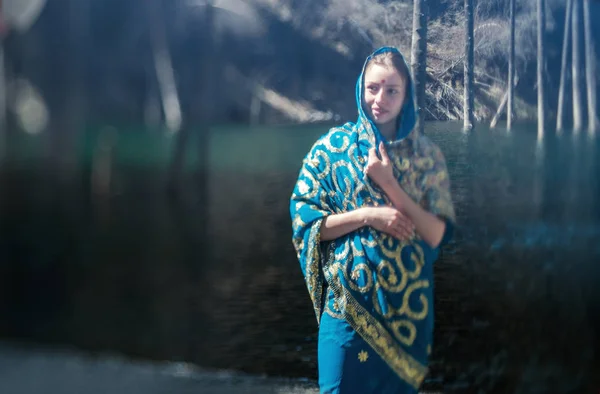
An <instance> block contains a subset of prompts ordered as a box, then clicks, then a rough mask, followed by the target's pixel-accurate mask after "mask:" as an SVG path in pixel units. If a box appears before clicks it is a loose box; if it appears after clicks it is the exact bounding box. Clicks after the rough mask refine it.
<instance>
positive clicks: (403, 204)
mask: <svg viewBox="0 0 600 394" xmlns="http://www.w3.org/2000/svg"><path fill="white" fill-rule="evenodd" d="M383 189H384V192H385V194H386V195H387V196H388V198H389V199H390V201H391V203H392V204H393V205H394V207H395V208H396V209H398V210H400V211H402V212H403V213H404V214H405V215H406V216H408V218H409V219H410V220H411V221H412V223H413V224H414V226H415V230H416V232H417V234H419V235H420V236H421V238H423V240H424V241H425V242H427V244H429V246H431V247H432V248H436V247H438V245H439V244H440V242H441V241H442V238H443V236H444V232H445V231H446V223H445V222H444V221H443V220H441V219H440V218H438V217H437V216H436V215H434V214H432V213H430V212H427V211H426V210H425V209H423V208H422V207H421V206H420V205H419V204H417V203H416V202H414V201H413V200H412V198H410V196H409V195H408V194H406V192H405V191H404V190H402V188H401V187H400V185H399V184H398V182H393V183H390V184H388V185H386V186H385V187H384V188H383Z"/></svg>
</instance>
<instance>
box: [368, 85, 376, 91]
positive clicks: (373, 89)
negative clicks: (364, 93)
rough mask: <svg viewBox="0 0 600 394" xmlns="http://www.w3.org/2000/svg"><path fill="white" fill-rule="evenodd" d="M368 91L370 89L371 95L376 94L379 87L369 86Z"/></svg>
mask: <svg viewBox="0 0 600 394" xmlns="http://www.w3.org/2000/svg"><path fill="white" fill-rule="evenodd" d="M367 89H369V92H371V93H375V92H376V91H377V87H375V86H369V87H368V88H367Z"/></svg>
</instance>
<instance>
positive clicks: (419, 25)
mask: <svg viewBox="0 0 600 394" xmlns="http://www.w3.org/2000/svg"><path fill="white" fill-rule="evenodd" d="M427 19H428V5H427V0H414V5H413V31H412V48H411V57H410V63H411V69H412V74H413V77H414V81H415V95H416V100H417V102H416V105H417V111H418V114H419V116H418V118H417V125H416V129H417V130H418V131H419V132H420V133H423V131H424V128H425V125H424V121H423V108H424V107H425V78H426V66H427Z"/></svg>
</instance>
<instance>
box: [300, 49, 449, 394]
mask: <svg viewBox="0 0 600 394" xmlns="http://www.w3.org/2000/svg"><path fill="white" fill-rule="evenodd" d="M385 51H394V52H397V53H399V52H398V50H397V49H395V48H391V47H384V48H380V49H379V50H377V51H376V52H374V53H373V54H372V55H371V56H375V55H376V54H378V53H381V52H385ZM369 59H370V57H369V58H367V61H366V62H365V66H366V64H367V62H368V60H369ZM365 66H363V72H361V74H360V76H359V78H358V81H357V84H356V100H357V104H358V119H357V121H356V123H346V124H344V125H342V126H340V127H334V128H332V129H331V130H329V131H328V132H327V133H326V134H324V135H323V136H321V137H320V138H319V139H318V140H317V141H316V142H315V144H314V145H313V147H312V148H311V150H310V151H309V153H308V154H307V155H306V157H305V158H304V160H303V163H302V168H301V170H300V173H299V175H298V180H297V182H296V185H295V187H294V191H293V193H292V196H291V201H290V215H291V218H292V229H293V243H294V247H295V250H296V252H297V256H298V260H299V262H300V266H301V269H302V273H303V275H304V278H305V281H306V285H307V289H308V292H309V295H310V297H311V300H312V303H313V307H314V310H315V315H316V318H317V321H318V322H321V319H323V321H324V322H325V323H324V324H321V327H320V333H322V334H323V335H325V333H326V332H329V333H331V332H336V330H335V327H336V324H335V323H334V322H336V321H337V322H338V323H340V322H343V323H344V324H346V325H347V326H348V327H350V328H351V330H346V329H343V330H337V332H339V333H338V334H337V335H338V336H339V338H338V339H339V341H338V343H340V342H341V343H342V344H346V345H349V344H353V343H355V342H356V340H359V341H362V342H361V343H363V344H365V345H367V346H368V348H369V349H368V352H369V354H372V355H373V356H370V357H371V360H382V361H383V362H384V363H385V364H386V365H387V367H388V368H387V369H380V370H381V372H377V369H375V370H371V369H369V368H367V363H364V362H359V363H354V362H348V360H351V359H352V360H353V359H355V358H357V357H358V354H351V353H352V352H353V351H354V350H355V348H353V347H352V346H350V349H352V351H351V352H339V351H338V352H334V351H327V352H324V353H323V354H322V355H320V356H319V363H320V366H319V372H320V374H321V379H323V380H322V381H323V382H326V381H327V382H329V381H334V380H335V379H336V378H335V376H343V377H348V376H354V375H356V374H358V375H362V374H363V373H364V372H365V371H368V376H369V380H373V382H379V383H378V384H375V385H374V387H375V386H377V387H383V386H385V385H387V384H391V385H392V386H393V385H394V384H399V385H401V386H406V385H407V386H408V387H412V388H413V389H417V388H418V387H419V386H420V385H421V383H422V381H423V379H424V378H425V375H426V374H427V364H428V357H429V353H430V351H431V346H432V338H433V262H434V261H435V260H436V259H437V257H438V253H439V248H435V249H432V248H430V247H429V246H428V245H427V243H425V242H424V241H423V240H422V239H420V238H419V237H416V238H415V239H413V240H411V241H410V242H404V241H400V240H397V239H395V238H392V237H390V236H387V235H386V234H384V233H380V232H378V231H377V230H375V229H373V228H371V227H363V228H361V229H359V230H357V231H354V232H351V233H349V234H347V235H345V236H343V237H340V238H338V239H336V240H333V241H330V242H321V239H320V228H321V224H322V221H323V220H324V218H326V217H327V216H329V215H333V214H338V213H342V212H347V211H352V210H355V209H358V208H361V207H365V206H379V205H387V204H389V201H388V200H387V197H386V196H385V195H384V194H383V193H382V192H381V190H379V189H378V188H377V187H376V185H374V184H372V183H371V182H370V180H369V179H368V177H367V176H366V174H365V172H364V168H365V165H366V163H367V156H368V150H369V149H370V148H371V147H375V148H377V147H378V145H379V142H380V141H383V142H384V143H385V144H386V150H387V152H388V155H389V156H390V159H391V160H392V162H393V164H394V173H395V174H396V176H397V178H398V182H399V184H400V186H401V187H402V188H403V189H404V191H405V192H406V193H407V194H408V195H409V196H410V197H411V198H413V200H415V201H417V202H419V203H420V204H422V206H423V207H424V208H425V209H427V210H429V211H430V212H432V213H434V214H436V215H438V216H439V217H441V218H443V219H444V220H446V222H447V223H448V224H449V226H448V229H449V231H450V229H451V226H450V224H451V223H452V222H453V221H454V209H453V206H452V202H451V198H450V191H449V189H450V188H449V179H448V174H447V169H446V165H445V161H444V157H443V155H442V153H441V151H440V150H439V148H437V146H435V145H434V144H433V143H432V142H431V141H430V140H429V139H428V138H427V137H425V136H422V135H419V134H417V133H416V132H415V131H413V128H414V125H415V123H416V119H417V113H416V109H415V105H414V97H413V82H412V79H411V80H410V81H409V84H408V88H407V99H406V100H405V104H404V107H403V109H402V112H401V118H400V121H399V122H398V130H397V133H396V139H395V140H394V141H386V140H385V138H384V137H383V136H382V135H381V133H380V132H379V130H378V129H377V127H376V125H375V124H374V122H373V121H372V120H371V119H369V117H368V115H367V113H366V112H365V111H364V109H363V107H362V100H363V98H362V94H363V92H362V90H363V89H362V85H363V73H364V69H365ZM448 234H449V232H447V234H446V235H445V237H444V239H445V241H447V239H448ZM337 327H338V328H339V327H340V326H337ZM342 327H346V326H342ZM332 328H334V330H333V331H327V330H330V329H332ZM321 330H323V331H321ZM335 336H336V335H333V337H335ZM325 337H329V338H331V337H332V336H331V335H329V334H328V335H325ZM357 338H359V339H357ZM320 340H321V339H320ZM319 346H320V349H321V347H322V348H323V349H325V348H327V349H331V343H330V341H329V340H324V342H323V343H320V345H319ZM336 366H337V367H336ZM336 368H337V369H339V368H342V372H343V373H339V372H340V371H339V370H338V371H337V373H334V372H335V371H336V370H337V369H336ZM390 370H391V371H392V373H391V374H390V373H388V372H389V371H390ZM326 375H327V376H326ZM332 376H333V378H332ZM340 379H341V381H340V385H342V384H343V383H344V379H342V378H340ZM393 382H396V383H393ZM361 392H363V393H365V394H368V393H371V392H373V393H374V392H378V391H372V390H367V391H361Z"/></svg>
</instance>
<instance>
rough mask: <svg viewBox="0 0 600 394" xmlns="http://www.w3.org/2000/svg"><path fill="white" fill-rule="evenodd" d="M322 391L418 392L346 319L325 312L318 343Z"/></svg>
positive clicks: (327, 393)
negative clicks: (401, 377)
mask: <svg viewBox="0 0 600 394" xmlns="http://www.w3.org/2000/svg"><path fill="white" fill-rule="evenodd" d="M318 363H319V365H318V368H319V387H320V392H321V394H353V393H360V394H371V393H373V394H375V393H377V394H416V393H418V390H415V389H414V388H413V387H412V386H411V385H409V384H408V383H406V382H404V381H403V380H402V379H400V377H399V376H398V375H397V374H396V373H395V372H394V371H393V370H392V369H391V368H390V367H389V366H388V365H387V363H386V362H385V361H383V359H381V357H379V355H378V354H377V353H375V352H374V351H373V349H371V347H370V346H369V345H368V344H367V343H366V342H365V341H364V340H363V339H362V338H361V336H360V335H358V334H357V333H356V332H355V331H354V330H353V329H352V327H351V326H350V325H349V324H348V323H347V322H346V321H345V320H343V319H336V318H333V317H331V316H330V315H328V314H327V313H323V315H322V317H321V324H320V326H319V344H318Z"/></svg>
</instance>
